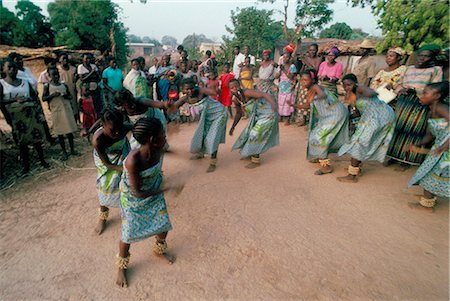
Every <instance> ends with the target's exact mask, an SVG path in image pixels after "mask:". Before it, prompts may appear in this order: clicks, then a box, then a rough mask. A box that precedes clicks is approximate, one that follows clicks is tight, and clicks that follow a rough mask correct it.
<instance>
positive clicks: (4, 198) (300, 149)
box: [0, 121, 449, 300]
mask: <svg viewBox="0 0 450 301" xmlns="http://www.w3.org/2000/svg"><path fill="white" fill-rule="evenodd" d="M244 125H245V121H244V122H242V123H241V124H240V125H239V127H238V128H237V129H236V132H235V133H236V134H235V136H233V137H231V138H230V137H227V144H226V145H225V146H221V149H219V164H218V168H217V171H216V172H214V173H213V174H207V173H205V170H206V168H207V164H208V159H204V160H203V161H199V162H193V161H189V160H188V158H189V156H190V155H189V153H188V149H189V142H190V139H191V137H192V134H193V131H194V129H195V125H194V124H192V125H182V126H181V129H180V131H179V132H177V133H174V134H172V135H171V136H170V137H169V143H170V144H171V149H172V151H173V152H172V153H169V154H167V155H166V157H165V161H164V173H165V175H166V176H168V178H170V177H171V176H173V175H175V174H177V173H178V176H179V174H180V173H181V174H184V175H185V176H186V178H187V182H186V187H185V189H184V191H183V192H182V193H181V195H180V196H178V197H177V198H175V197H174V196H173V195H171V194H168V195H167V196H166V198H167V202H168V207H169V213H170V216H171V220H172V224H173V227H174V230H173V231H172V232H171V233H170V234H169V237H168V244H169V248H170V249H171V251H172V252H174V253H175V254H176V255H177V261H176V262H175V264H173V265H168V264H167V263H166V262H165V261H163V260H162V259H159V258H158V257H156V256H154V255H153V254H152V251H151V246H152V244H153V239H151V240H146V241H143V242H140V243H137V244H134V245H132V247H131V254H132V256H131V263H130V267H129V268H130V270H129V284H130V287H129V288H128V289H121V288H118V287H116V286H115V284H114V277H115V275H116V267H115V264H114V262H115V255H116V254H117V252H118V242H119V238H120V215H119V211H118V210H117V209H116V210H112V212H111V213H112V214H111V215H110V220H109V222H108V224H107V229H106V231H105V232H104V233H103V234H102V235H101V236H97V235H95V234H94V233H93V229H94V226H95V224H96V222H97V216H96V213H97V206H98V201H97V194H96V191H95V175H96V171H95V169H93V167H94V164H93V160H92V155H91V152H88V153H86V154H85V155H84V156H82V157H78V158H76V159H73V158H72V159H70V160H69V161H68V164H69V165H70V166H76V167H81V168H85V169H71V170H66V171H55V172H47V173H45V174H43V175H42V176H39V177H38V176H35V177H33V178H30V179H27V180H25V181H22V182H21V183H19V184H17V185H15V186H14V187H12V188H11V189H9V190H6V191H3V192H2V194H1V195H0V197H1V202H0V214H1V217H0V218H1V223H0V245H1V251H0V260H1V265H0V266H1V271H2V272H1V274H0V299H1V300H221V299H233V300H448V292H449V288H448V283H449V277H448V273H449V256H448V239H449V232H448V202H447V201H443V202H441V203H440V205H439V206H437V208H436V211H435V212H434V213H431V212H428V211H422V210H417V209H411V208H409V206H408V203H410V202H415V201H417V200H418V197H417V196H415V195H416V194H419V193H421V191H422V190H421V189H420V188H415V189H411V190H408V191H406V190H405V188H406V183H407V181H408V179H409V178H410V177H411V176H412V174H413V173H414V170H415V169H411V170H408V171H406V172H403V173H401V172H396V171H394V167H389V168H382V167H381V165H380V164H378V163H365V164H364V166H363V171H364V174H363V176H362V178H361V179H360V182H359V183H357V184H343V183H339V182H338V181H337V180H336V176H342V175H345V170H344V169H345V168H346V167H347V165H348V161H347V159H345V158H338V160H339V161H337V162H336V161H334V162H335V172H334V173H333V174H331V175H324V176H321V177H319V176H314V175H313V172H314V170H315V169H316V168H317V166H316V165H314V164H310V163H308V162H307V161H306V159H305V150H306V138H307V132H306V131H305V130H304V128H298V127H294V126H290V127H285V126H283V125H281V126H280V130H281V145H280V146H279V147H277V148H274V149H272V150H270V151H269V152H268V153H266V154H264V155H263V156H262V166H261V167H259V168H257V169H254V170H247V169H245V168H244V165H245V164H247V162H244V161H240V160H239V154H238V153H237V152H230V149H231V145H232V143H234V141H235V139H236V138H237V135H238V134H239V133H240V130H241V129H242V128H243V126H244ZM333 158H334V157H333Z"/></svg>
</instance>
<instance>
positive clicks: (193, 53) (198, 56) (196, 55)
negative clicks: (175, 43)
mask: <svg viewBox="0 0 450 301" xmlns="http://www.w3.org/2000/svg"><path fill="white" fill-rule="evenodd" d="M183 46H184V44H183ZM184 49H185V50H186V51H187V53H188V58H189V59H190V60H202V59H203V56H204V55H203V53H201V52H200V49H199V48H198V47H196V48H184Z"/></svg>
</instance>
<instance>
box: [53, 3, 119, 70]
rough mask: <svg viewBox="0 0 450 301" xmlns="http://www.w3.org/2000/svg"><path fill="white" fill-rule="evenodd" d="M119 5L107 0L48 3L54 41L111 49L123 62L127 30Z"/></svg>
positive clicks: (83, 46)
mask: <svg viewBox="0 0 450 301" xmlns="http://www.w3.org/2000/svg"><path fill="white" fill-rule="evenodd" d="M119 12H120V9H119V7H118V6H117V5H116V4H114V3H112V2H111V1H110V0H103V1H77V0H56V1H55V2H52V3H49V4H48V13H49V15H50V23H51V24H52V26H53V28H54V30H55V31H56V32H57V35H56V44H57V45H66V46H67V47H69V48H71V49H86V50H89V49H97V50H100V51H101V52H108V51H112V54H113V55H115V56H116V58H117V62H118V64H119V65H122V64H124V63H125V62H126V55H127V52H128V49H127V46H126V31H127V29H126V28H125V27H124V25H123V23H122V22H121V21H120V20H119Z"/></svg>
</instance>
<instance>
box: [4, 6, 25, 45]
mask: <svg viewBox="0 0 450 301" xmlns="http://www.w3.org/2000/svg"><path fill="white" fill-rule="evenodd" d="M0 20H1V22H0V41H1V43H2V44H5V45H15V46H19V45H17V39H16V36H17V35H18V34H20V33H19V32H18V29H19V23H20V22H21V21H20V20H19V19H18V18H17V17H16V16H15V15H14V13H13V12H11V11H10V10H8V9H7V8H5V7H3V6H0ZM20 28H21V27H20Z"/></svg>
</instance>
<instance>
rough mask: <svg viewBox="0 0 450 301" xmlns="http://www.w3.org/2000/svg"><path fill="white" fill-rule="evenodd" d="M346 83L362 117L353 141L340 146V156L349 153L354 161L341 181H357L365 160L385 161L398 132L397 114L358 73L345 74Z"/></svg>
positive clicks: (348, 99) (347, 97)
mask: <svg viewBox="0 0 450 301" xmlns="http://www.w3.org/2000/svg"><path fill="white" fill-rule="evenodd" d="M342 82H343V85H344V90H345V92H346V95H345V100H346V102H347V103H348V104H349V105H350V106H354V107H356V109H357V110H358V111H359V112H360V115H361V117H360V118H359V121H358V123H357V125H356V130H355V132H354V134H353V135H352V137H351V139H350V142H348V143H346V144H344V145H343V146H342V147H341V148H340V149H339V152H338V155H339V156H342V155H344V154H348V155H350V156H351V161H350V165H349V166H348V175H347V176H345V177H339V178H337V179H338V180H339V181H341V182H357V181H358V176H359V175H360V173H361V168H360V164H361V162H362V161H372V160H375V161H378V162H380V163H383V161H384V158H385V157H386V152H387V149H388V147H389V143H390V142H391V139H392V134H393V132H394V125H395V114H394V111H393V110H392V108H391V107H390V106H389V105H387V104H386V103H385V102H383V101H381V100H380V99H378V97H377V93H376V92H375V91H373V90H372V89H369V88H367V87H364V86H361V85H358V81H357V78H356V76H355V75H354V74H347V75H345V76H344V77H343V79H342Z"/></svg>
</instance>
